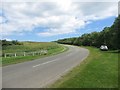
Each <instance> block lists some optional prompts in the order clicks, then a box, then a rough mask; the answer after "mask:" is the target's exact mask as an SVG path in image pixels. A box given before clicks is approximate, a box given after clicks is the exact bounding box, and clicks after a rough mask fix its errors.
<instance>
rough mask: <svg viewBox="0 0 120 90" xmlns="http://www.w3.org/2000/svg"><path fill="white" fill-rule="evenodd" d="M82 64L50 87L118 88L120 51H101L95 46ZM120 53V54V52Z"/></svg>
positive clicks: (90, 48) (90, 49)
mask: <svg viewBox="0 0 120 90" xmlns="http://www.w3.org/2000/svg"><path fill="white" fill-rule="evenodd" d="M85 48H87V49H89V51H90V55H89V56H88V58H87V59H86V60H84V61H83V62H82V63H81V64H80V65H78V66H77V67H75V68H73V70H71V71H70V72H68V73H67V74H66V75H64V76H62V77H61V79H59V80H58V81H56V82H55V83H54V84H52V85H50V86H49V87H52V88H117V87H118V52H117V51H100V50H99V49H97V48H94V47H85ZM119 55H120V54H119Z"/></svg>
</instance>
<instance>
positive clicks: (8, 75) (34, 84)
mask: <svg viewBox="0 0 120 90" xmlns="http://www.w3.org/2000/svg"><path fill="white" fill-rule="evenodd" d="M66 46H67V47H68V48H69V50H68V51H66V52H64V53H61V54H58V55H54V56H49V57H45V58H41V59H37V60H33V61H29V62H24V63H19V64H14V65H9V66H5V67H3V68H2V87H3V88H41V87H46V86H47V85H48V84H51V83H53V82H54V81H55V80H57V79H58V78H60V77H61V76H62V75H63V74H65V73H66V72H68V71H69V70H71V69H72V68H73V67H75V66H76V65H78V64H79V63H80V62H81V61H82V60H84V59H85V58H86V57H87V56H88V54H89V51H88V50H87V49H84V48H79V47H76V46H69V45H66Z"/></svg>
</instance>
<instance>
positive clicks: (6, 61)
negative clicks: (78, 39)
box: [2, 42, 66, 66]
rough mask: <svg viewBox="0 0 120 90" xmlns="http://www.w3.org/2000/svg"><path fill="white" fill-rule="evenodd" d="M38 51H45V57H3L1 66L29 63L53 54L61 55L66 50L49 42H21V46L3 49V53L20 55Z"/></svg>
mask: <svg viewBox="0 0 120 90" xmlns="http://www.w3.org/2000/svg"><path fill="white" fill-rule="evenodd" d="M39 50H47V51H48V53H47V54H46V55H35V56H18V57H7V58H5V57H3V58H2V66H6V65H10V64H16V63H20V62H25V61H30V60H34V59H37V58H42V57H46V56H50V55H54V54H58V53H61V52H63V51H65V50H66V48H65V47H63V46H61V45H58V44H56V43H51V42H23V45H14V46H7V47H3V50H2V52H3V53H20V52H34V51H39Z"/></svg>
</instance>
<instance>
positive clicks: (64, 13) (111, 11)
mask: <svg viewBox="0 0 120 90" xmlns="http://www.w3.org/2000/svg"><path fill="white" fill-rule="evenodd" d="M2 8H3V13H4V15H5V16H4V17H6V18H2V17H0V19H1V18H2V19H3V21H4V20H5V19H7V22H5V23H2V28H3V31H2V34H3V35H4V36H5V35H12V34H19V33H24V31H28V32H30V31H33V30H35V29H34V28H35V27H47V29H46V30H44V31H43V32H42V31H41V32H39V33H37V35H40V36H53V35H58V34H69V33H75V32H76V30H77V29H80V28H83V27H85V25H87V24H89V23H91V22H92V21H94V20H100V19H104V18H108V17H110V16H116V15H117V11H118V10H117V3H113V2H112V3H105V2H104V3H98V2H97V3H94V2H90V3H88V2H87V3H80V2H71V1H70V0H69V1H66V0H65V1H64V2H63V1H60V0H58V1H57V2H39V3H32V2H29V3H28V2H26V3H23V2H22V3H20V2H17V3H4V4H3V7H2Z"/></svg>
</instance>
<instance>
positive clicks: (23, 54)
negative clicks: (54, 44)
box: [3, 50, 48, 58]
mask: <svg viewBox="0 0 120 90" xmlns="http://www.w3.org/2000/svg"><path fill="white" fill-rule="evenodd" d="M47 53H48V51H47V50H40V51H35V52H17V53H4V55H3V57H5V58H7V57H18V56H35V55H43V54H44V55H45V54H47Z"/></svg>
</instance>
